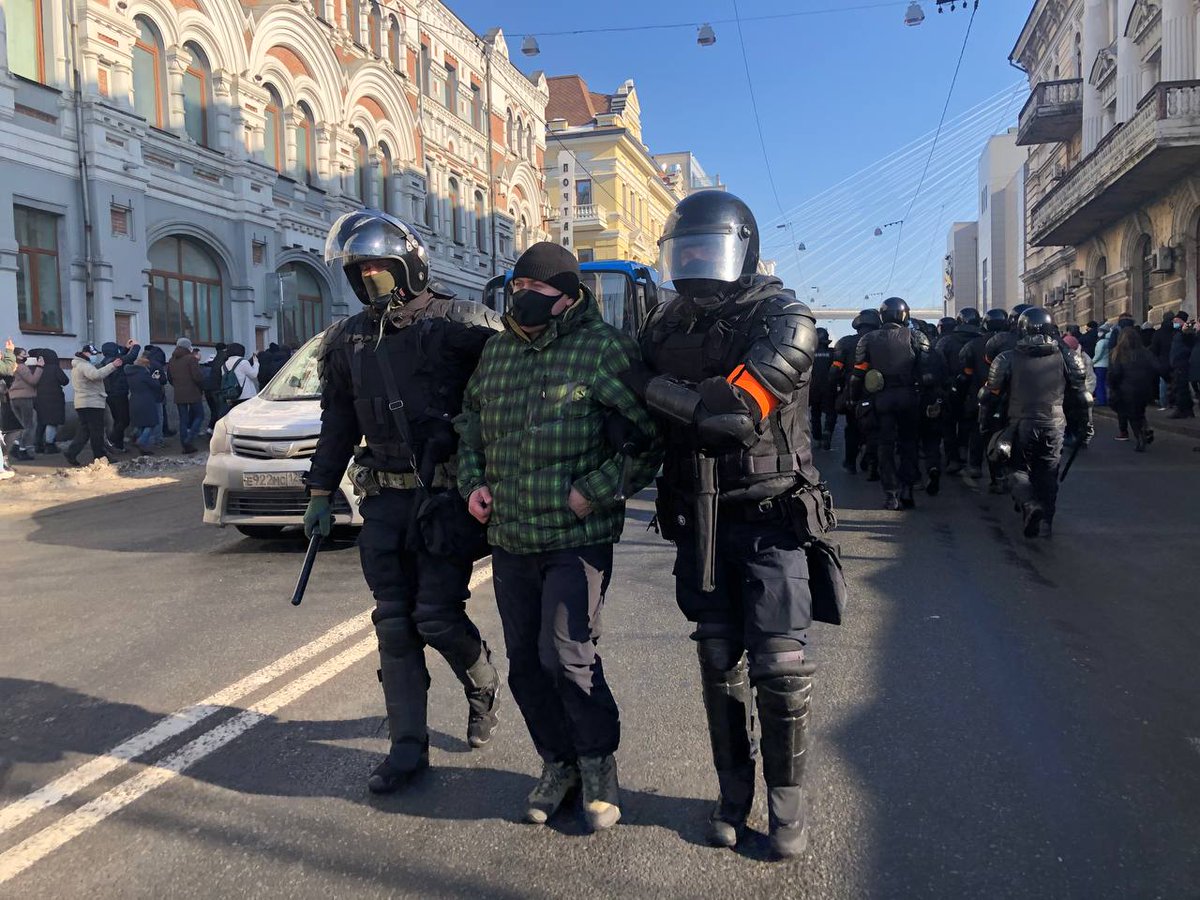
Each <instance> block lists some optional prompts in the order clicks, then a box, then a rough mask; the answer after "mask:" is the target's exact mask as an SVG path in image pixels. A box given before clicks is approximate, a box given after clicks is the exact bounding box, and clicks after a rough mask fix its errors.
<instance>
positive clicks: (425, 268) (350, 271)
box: [325, 209, 429, 312]
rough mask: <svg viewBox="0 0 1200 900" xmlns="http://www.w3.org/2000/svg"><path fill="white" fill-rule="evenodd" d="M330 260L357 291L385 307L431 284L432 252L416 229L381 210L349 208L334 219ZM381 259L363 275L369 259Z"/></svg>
mask: <svg viewBox="0 0 1200 900" xmlns="http://www.w3.org/2000/svg"><path fill="white" fill-rule="evenodd" d="M325 262H326V263H334V262H336V263H338V264H340V265H341V267H342V271H343V272H345V273H346V279H347V280H348V281H349V282H350V287H352V288H353V289H354V293H355V295H357V297H358V299H359V300H361V301H362V302H363V303H364V304H367V305H368V306H371V307H373V308H375V309H377V310H378V311H380V312H382V311H383V310H385V309H387V307H388V306H389V305H391V304H392V303H393V302H395V301H399V302H401V303H404V302H406V301H408V300H411V299H413V298H414V297H416V296H418V295H419V294H421V293H422V292H423V291H424V290H425V289H426V288H427V287H428V286H429V253H428V252H427V251H426V250H425V245H424V244H423V243H421V238H420V237H419V236H418V235H417V232H416V231H415V230H414V229H413V228H410V227H409V226H408V225H406V224H405V223H404V222H402V221H400V220H399V219H397V218H396V217H395V216H393V215H391V214H389V213H385V212H383V211H382V210H378V209H363V210H359V211H357V212H351V213H346V214H345V215H344V216H342V217H341V218H340V219H338V220H337V221H336V222H334V223H333V227H332V228H331V229H329V237H328V238H327V239H326V241H325ZM372 262H374V263H382V268H381V269H380V271H379V272H376V273H372V274H370V275H367V276H365V277H364V275H363V272H362V266H363V264H364V263H372Z"/></svg>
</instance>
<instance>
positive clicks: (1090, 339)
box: [1079, 321, 1100, 365]
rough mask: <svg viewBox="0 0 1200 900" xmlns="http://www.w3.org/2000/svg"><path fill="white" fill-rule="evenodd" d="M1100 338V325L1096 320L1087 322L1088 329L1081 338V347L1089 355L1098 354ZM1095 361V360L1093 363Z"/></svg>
mask: <svg viewBox="0 0 1200 900" xmlns="http://www.w3.org/2000/svg"><path fill="white" fill-rule="evenodd" d="M1099 340H1100V325H1099V324H1098V323H1096V322H1095V321H1092V322H1088V323H1087V331H1085V332H1084V333H1083V336H1082V337H1081V338H1080V339H1079V349H1080V350H1082V351H1083V352H1084V354H1086V355H1087V356H1089V357H1093V358H1094V357H1095V356H1096V342H1097V341H1099ZM1094 364H1095V363H1094V362H1093V365H1094Z"/></svg>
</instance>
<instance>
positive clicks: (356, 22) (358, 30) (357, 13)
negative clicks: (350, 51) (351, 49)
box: [346, 0, 363, 44]
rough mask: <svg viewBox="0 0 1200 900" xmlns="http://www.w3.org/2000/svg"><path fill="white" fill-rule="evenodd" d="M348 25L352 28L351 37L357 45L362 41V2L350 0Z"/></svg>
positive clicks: (347, 10) (347, 7) (347, 9)
mask: <svg viewBox="0 0 1200 900" xmlns="http://www.w3.org/2000/svg"><path fill="white" fill-rule="evenodd" d="M346 19H347V25H349V26H350V37H351V39H352V40H353V41H354V43H356V44H361V43H362V42H363V40H362V0H349V3H348V4H347V6H346Z"/></svg>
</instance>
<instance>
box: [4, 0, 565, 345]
mask: <svg viewBox="0 0 1200 900" xmlns="http://www.w3.org/2000/svg"><path fill="white" fill-rule="evenodd" d="M4 16H5V17H6V18H0V26H2V27H3V29H4V31H5V34H4V38H5V40H3V41H0V47H3V48H4V50H5V51H6V52H5V53H4V55H3V56H2V57H0V145H2V146H3V153H2V154H0V157H2V158H0V298H2V299H0V333H4V334H6V335H7V334H11V335H12V336H13V338H14V340H16V341H17V342H18V343H22V344H24V345H25V346H27V347H29V346H46V347H51V348H53V349H55V350H56V351H58V352H59V353H60V355H65V356H67V357H69V356H70V354H71V353H72V352H73V351H74V350H75V349H78V347H79V345H80V343H81V342H82V341H84V340H94V341H97V342H99V341H104V340H111V339H117V340H123V339H125V338H127V337H132V338H134V339H136V340H138V341H139V342H140V343H146V342H156V343H162V344H170V343H174V341H175V340H176V338H178V337H180V336H187V337H190V338H191V339H192V340H193V342H194V343H196V344H199V345H211V344H214V343H216V342H218V341H225V342H231V341H238V342H241V343H243V344H245V345H246V346H247V347H248V348H253V347H256V346H257V347H261V346H263V344H265V343H266V342H267V341H278V342H281V343H288V344H297V343H299V342H301V341H303V340H304V339H305V338H307V337H309V336H311V335H313V334H315V333H316V332H317V331H319V330H320V329H321V328H323V327H324V326H325V325H327V324H328V323H329V322H330V321H331V319H332V318H334V317H337V316H341V315H345V314H346V313H348V312H353V311H354V310H355V309H357V308H358V303H357V301H356V300H355V299H354V298H353V296H352V294H351V293H350V291H349V289H348V288H347V286H346V284H345V279H344V278H343V277H341V273H340V272H336V271H330V270H329V269H328V268H327V267H326V266H325V264H324V261H323V250H324V243H325V237H326V234H327V232H328V230H329V227H330V225H331V224H332V223H333V221H334V220H335V219H336V218H337V217H338V216H339V215H341V214H342V213H344V212H347V211H349V210H352V209H356V208H361V207H363V206H375V207H379V208H383V209H385V210H388V211H389V212H392V213H394V214H395V215H397V216H399V217H401V218H404V219H406V220H408V221H411V222H413V223H414V224H415V226H416V227H417V229H418V230H419V231H421V233H422V234H423V236H424V238H425V240H426V241H427V242H428V244H429V249H430V252H431V257H432V260H433V271H434V278H435V279H436V280H438V281H441V282H442V283H444V284H445V285H446V286H448V287H450V288H451V289H453V290H454V291H456V292H457V293H458V294H459V295H460V296H466V297H472V298H480V297H481V296H482V293H483V287H484V284H485V283H486V281H487V279H488V278H489V276H490V275H491V274H493V272H494V271H497V270H499V269H502V268H503V267H505V266H507V265H511V263H512V261H513V259H514V256H515V254H517V253H519V252H520V250H521V249H523V247H524V246H525V245H527V244H528V243H530V242H531V241H533V240H535V239H539V238H541V237H543V236H544V234H545V231H544V228H543V224H544V220H545V215H546V203H545V197H544V187H543V180H542V175H541V168H542V166H543V155H544V151H545V143H544V141H545V126H544V121H545V120H544V116H545V106H546V101H547V98H548V90H547V86H546V83H545V79H544V78H542V77H541V76H537V77H535V78H533V79H530V78H527V77H526V76H525V75H523V74H522V73H521V72H520V71H518V70H517V69H516V68H515V67H514V66H513V65H512V64H511V63H510V62H509V60H508V49H507V45H506V42H505V40H504V36H503V35H502V34H500V33H498V32H494V33H491V34H489V35H487V36H483V37H480V36H477V35H475V34H474V33H473V32H472V31H471V30H470V29H469V28H467V26H466V25H465V24H463V23H462V22H461V21H459V20H458V19H457V18H456V17H455V16H454V15H453V14H452V13H451V12H450V11H449V10H448V9H447V8H446V7H445V6H443V5H442V4H440V3H437V2H433V0H416V2H407V0H406V2H403V3H400V2H396V0H387V2H371V0H299V2H283V0H259V2H249V0H242V2H239V0H170V2H168V0H128V2H126V0H121V2H116V3H110V2H108V0H81V2H78V3H70V4H67V3H60V2H55V0H13V2H9V3H6V4H5V6H4ZM72 18H74V21H71V19H72ZM76 84H78V85H79V90H76V89H75V85H76Z"/></svg>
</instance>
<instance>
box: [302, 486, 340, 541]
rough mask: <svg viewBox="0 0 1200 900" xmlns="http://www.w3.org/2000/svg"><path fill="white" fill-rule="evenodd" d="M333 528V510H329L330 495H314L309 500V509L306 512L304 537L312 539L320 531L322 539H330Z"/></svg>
mask: <svg viewBox="0 0 1200 900" xmlns="http://www.w3.org/2000/svg"><path fill="white" fill-rule="evenodd" d="M332 527H333V510H331V509H330V508H329V495H328V494H324V495H318V494H314V495H313V496H312V497H310V498H309V500H308V509H306V510H304V536H305V537H312V535H313V532H314V531H318V530H319V531H320V532H321V537H329V530H330V529H331V528H332Z"/></svg>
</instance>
